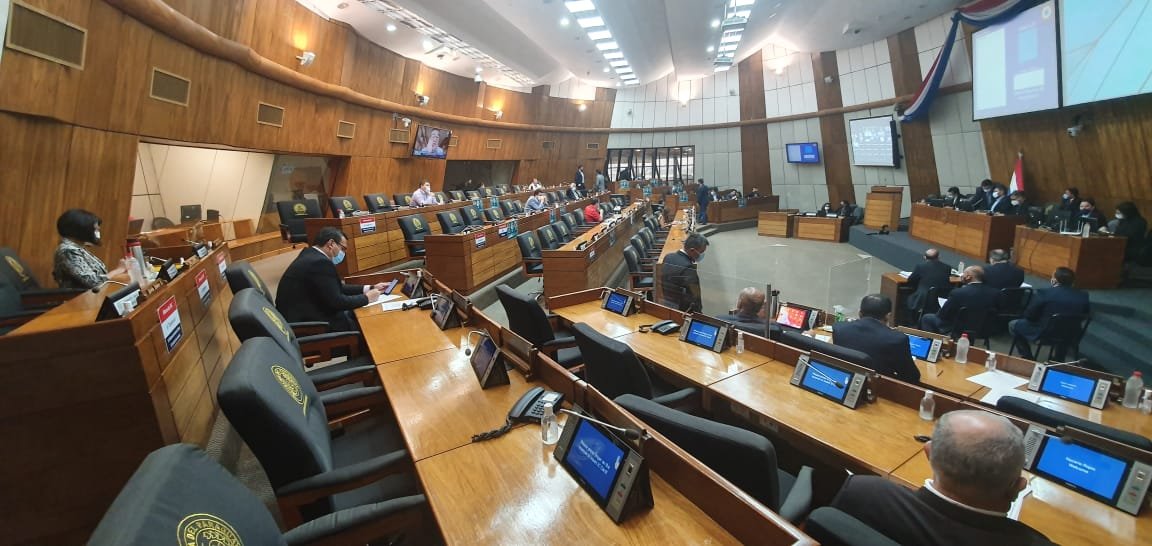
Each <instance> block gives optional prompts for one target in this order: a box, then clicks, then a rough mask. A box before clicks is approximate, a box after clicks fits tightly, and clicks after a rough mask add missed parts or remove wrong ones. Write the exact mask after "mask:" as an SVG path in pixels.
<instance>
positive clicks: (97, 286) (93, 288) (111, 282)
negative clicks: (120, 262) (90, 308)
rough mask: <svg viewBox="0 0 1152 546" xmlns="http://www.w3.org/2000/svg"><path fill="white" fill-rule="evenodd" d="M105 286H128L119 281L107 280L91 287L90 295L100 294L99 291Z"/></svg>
mask: <svg viewBox="0 0 1152 546" xmlns="http://www.w3.org/2000/svg"><path fill="white" fill-rule="evenodd" d="M107 284H118V285H120V286H128V283H126V282H120V281H114V280H112V279H108V280H106V281H104V282H102V283H100V284H98V285H96V286H93V287H92V293H93V294H99V293H100V289H101V288H104V286H105V285H107Z"/></svg>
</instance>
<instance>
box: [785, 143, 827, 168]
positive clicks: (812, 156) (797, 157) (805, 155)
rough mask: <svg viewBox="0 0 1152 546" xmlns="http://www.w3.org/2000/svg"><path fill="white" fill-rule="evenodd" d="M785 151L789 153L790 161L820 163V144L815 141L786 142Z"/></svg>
mask: <svg viewBox="0 0 1152 546" xmlns="http://www.w3.org/2000/svg"><path fill="white" fill-rule="evenodd" d="M784 151H785V152H786V153H787V155H788V162H789V163H819V162H820V144H818V143H815V142H796V143H793V144H785V145H784Z"/></svg>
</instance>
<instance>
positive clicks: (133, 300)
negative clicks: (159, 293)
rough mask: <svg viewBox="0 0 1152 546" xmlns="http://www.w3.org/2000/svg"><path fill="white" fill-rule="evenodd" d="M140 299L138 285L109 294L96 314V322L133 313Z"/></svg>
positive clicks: (132, 284) (134, 284) (131, 285)
mask: <svg viewBox="0 0 1152 546" xmlns="http://www.w3.org/2000/svg"><path fill="white" fill-rule="evenodd" d="M139 298H140V285H139V284H136V283H131V284H129V285H128V286H125V287H122V288H121V289H119V290H117V291H115V292H113V293H111V294H108V297H106V298H104V303H103V304H101V305H100V311H99V312H97V313H96V322H100V321H102V320H110V319H114V318H120V317H123V316H124V315H127V314H128V313H131V312H132V310H133V309H135V308H136V304H137V302H138V301H139Z"/></svg>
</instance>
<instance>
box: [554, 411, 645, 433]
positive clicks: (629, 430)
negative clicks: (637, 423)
mask: <svg viewBox="0 0 1152 546" xmlns="http://www.w3.org/2000/svg"><path fill="white" fill-rule="evenodd" d="M560 411H561V412H563V413H567V414H568V415H575V416H576V417H579V418H581V419H583V420H585V421H591V422H593V423H596V424H597V425H600V426H602V427H604V428H607V429H611V430H614V431H616V432H619V433H620V434H623V435H624V439H626V440H637V441H638V440H640V439H641V438H643V437H644V432H643V431H641V430H637V429H634V428H625V427H618V426H616V425H610V424H608V423H605V422H604V421H601V420H599V419H593V418H591V417H588V416H587V415H584V414H582V413H578V412H575V411H572V410H570V409H564V408H560Z"/></svg>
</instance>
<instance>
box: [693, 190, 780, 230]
mask: <svg viewBox="0 0 1152 546" xmlns="http://www.w3.org/2000/svg"><path fill="white" fill-rule="evenodd" d="M779 209H780V196H779V195H765V196H763V197H749V198H746V199H744V206H740V200H738V199H725V200H723V201H712V202H711V203H708V222H709V223H711V224H724V223H727V222H739V221H741V220H756V219H757V217H759V215H760V213H761V212H775V211H777V210H779Z"/></svg>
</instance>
